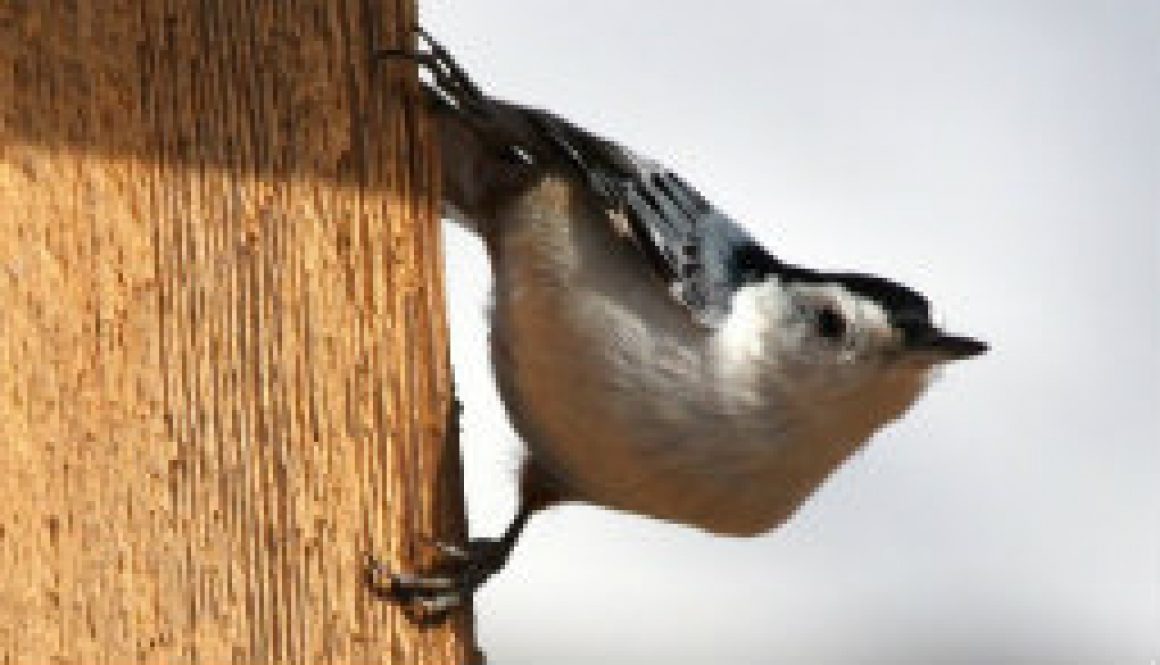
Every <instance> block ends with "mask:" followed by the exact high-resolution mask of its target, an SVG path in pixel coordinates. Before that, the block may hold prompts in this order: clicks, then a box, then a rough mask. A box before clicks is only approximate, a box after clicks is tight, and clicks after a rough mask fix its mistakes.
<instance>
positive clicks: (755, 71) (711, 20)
mask: <svg viewBox="0 0 1160 665" xmlns="http://www.w3.org/2000/svg"><path fill="white" fill-rule="evenodd" d="M420 5H421V6H422V9H423V15H424V22H425V23H426V25H427V26H428V27H429V28H430V29H431V30H433V31H434V32H435V34H437V35H438V36H439V37H441V38H442V39H443V40H444V41H445V42H446V43H447V45H448V46H449V47H450V48H451V49H452V50H453V51H454V52H455V53H456V54H457V55H458V56H459V57H460V59H461V60H462V62H463V64H465V65H466V66H467V67H468V69H469V70H470V71H471V72H472V73H473V74H474V75H475V76H476V78H477V79H478V80H479V81H480V82H481V83H482V84H484V85H485V86H486V87H488V88H489V89H491V90H493V91H494V92H495V93H496V94H498V95H500V96H503V97H507V98H510V99H513V100H519V101H521V102H524V103H529V104H533V105H538V106H542V107H545V108H549V109H551V110H554V111H556V112H558V113H561V114H563V115H565V116H566V117H569V118H571V119H573V120H575V121H577V122H579V123H580V124H582V125H584V126H587V127H589V128H590V129H593V130H596V131H598V132H601V133H603V134H605V135H607V136H609V137H611V138H614V139H616V140H619V141H621V142H623V143H625V144H627V145H629V146H632V147H634V148H636V149H638V150H640V151H642V152H645V153H648V154H651V155H653V156H654V157H657V158H659V159H661V160H662V161H664V162H666V163H667V164H669V165H670V166H672V167H674V168H675V169H676V170H678V171H679V172H681V173H682V174H684V175H685V177H686V179H687V180H689V181H690V182H692V183H693V184H694V185H695V186H697V187H698V188H699V189H701V190H702V192H704V193H705V194H706V195H707V196H708V197H709V198H711V199H713V200H714V201H715V202H716V203H717V204H718V205H719V206H721V207H722V208H724V209H725V210H726V211H727V212H728V213H730V214H732V215H733V216H734V217H736V218H737V219H738V220H740V221H742V222H743V223H744V224H745V225H746V226H748V227H749V228H750V229H752V230H753V231H754V232H755V233H756V234H757V235H758V236H759V237H760V238H762V239H763V241H765V242H766V243H767V244H768V245H769V246H770V248H771V249H772V250H773V251H774V252H775V253H777V254H779V255H780V256H781V257H782V258H784V259H787V260H790V261H794V262H800V263H803V264H807V265H811V266H814V267H824V268H843V269H855V270H862V271H870V272H875V273H879V274H883V275H886V276H890V277H892V278H895V279H898V280H900V281H903V282H904V283H907V284H910V285H912V286H914V287H917V288H918V289H920V290H921V291H923V292H925V293H926V294H927V295H928V296H930V298H931V299H932V300H933V302H934V303H935V306H936V309H937V310H938V311H940V312H941V313H942V318H943V320H944V321H945V322H946V324H947V325H948V326H949V327H950V328H951V329H953V330H956V331H960V332H963V333H967V334H972V335H976V336H979V337H981V338H984V339H987V340H989V341H990V342H991V343H992V344H993V351H992V352H991V353H990V354H989V355H988V356H986V357H984V358H982V359H980V360H976V361H971V362H967V363H962V364H961V365H958V366H955V367H952V368H951V369H950V370H949V371H947V372H946V373H945V375H944V376H943V378H942V379H941V380H940V381H939V382H938V383H937V384H936V385H935V386H934V387H933V389H932V390H930V392H929V394H928V395H927V397H926V398H925V399H924V400H923V401H922V402H921V403H920V404H919V405H918V407H917V408H915V409H914V410H913V411H912V412H911V413H910V415H909V416H908V417H907V418H905V420H904V421H903V422H901V423H899V424H897V425H895V426H893V427H891V428H889V429H888V430H886V431H884V432H882V433H881V434H879V435H878V436H877V437H876V438H875V439H874V441H873V442H872V443H871V445H870V446H869V447H868V448H867V449H866V450H865V451H864V452H863V453H862V454H861V455H860V456H858V457H857V458H856V459H854V460H853V461H852V462H851V463H849V464H847V465H846V466H845V467H844V468H843V469H842V470H841V471H840V472H839V473H838V474H837V476H836V477H834V478H833V479H832V480H831V481H829V482H828V483H827V484H826V485H824V486H823V487H822V489H821V490H820V492H819V493H818V494H817V495H816V496H815V497H814V499H813V500H811V501H810V502H809V503H808V504H807V505H806V506H805V507H804V508H803V509H802V510H801V511H800V512H799V513H798V515H797V516H796V517H795V518H794V519H793V520H792V521H791V523H790V524H789V525H788V526H786V527H784V528H782V529H781V530H779V531H776V532H774V533H771V534H769V535H766V536H764V537H761V538H757V539H741V540H734V539H723V538H717V537H713V536H709V535H706V534H704V533H701V532H698V531H695V530H692V529H689V528H684V527H678V526H673V525H668V524H664V523H660V522H656V521H650V520H646V519H643V518H638V517H633V516H627V515H619V514H615V513H612V512H608V511H604V510H599V509H595V508H588V507H568V508H562V509H557V510H554V511H552V512H550V513H547V514H544V515H541V516H540V517H538V518H537V519H535V520H534V521H533V522H532V524H531V527H530V528H529V531H528V532H527V535H526V537H525V538H524V540H523V542H522V544H521V545H520V547H519V549H518V550H517V552H516V555H515V557H514V558H513V560H512V563H511V565H510V567H509V568H508V569H507V570H506V571H504V572H503V573H502V574H501V575H500V576H499V577H497V578H496V579H494V580H493V581H492V582H491V583H489V585H488V586H487V587H486V588H485V589H484V590H483V591H482V592H481V593H480V594H479V596H478V602H477V614H478V621H479V631H480V641H481V644H482V646H483V648H484V649H485V651H486V652H487V653H488V656H489V658H490V661H489V662H490V663H492V664H493V665H524V664H527V665H532V664H539V663H553V664H554V665H572V664H577V665H578V664H581V663H612V664H618V663H646V662H648V663H666V664H672V665H683V664H686V663H688V664H702V663H703V664H709V663H730V664H733V665H737V664H748V663H753V664H756V663H786V664H791V665H824V664H831V663H833V664H838V663H841V664H843V665H851V664H852V665H862V664H869V663H882V664H887V663H888V664H891V665H904V664H911V663H913V664H915V665H919V664H923V665H939V664H943V663H962V664H963V665H968V664H970V665H975V664H991V663H996V664H1004V665H1005V664H1008V663H1027V664H1035V665H1041V664H1045V663H1075V664H1077V665H1079V664H1083V665H1088V664H1094V663H1108V664H1114V665H1120V664H1132V663H1155V662H1157V659H1158V658H1160V351H1158V346H1157V344H1158V341H1160V235H1158V234H1160V2H1157V1H1155V0H1151V1H1143V2H1129V1H1125V0H1121V1H1098V0H1090V1H1087V2H1078V1H1074V0H1053V1H1046V0H1045V1H1030V0H979V1H971V2H967V1H950V0H911V1H904V0H876V1H873V2H871V1H869V0H867V1H864V2H854V1H849V0H844V1H833V2H817V1H810V2H806V1H805V0H801V1H793V0H776V1H774V0H762V1H756V0H717V1H716V2H712V3H706V2H699V3H694V2H680V1H675V0H667V1H665V0H643V1H636V2H629V1H627V0H620V1H617V0H586V1H585V2H575V1H574V0H573V1H568V0H536V1H535V2H531V1H529V0H522V1H517V0H489V1H488V2H483V1H481V0H457V1H453V0H420ZM447 262H448V268H449V270H448V273H449V282H450V283H449V290H450V303H451V324H452V339H453V347H452V354H453V357H454V361H455V366H456V371H457V376H458V381H459V389H460V396H461V398H462V399H463V401H464V402H465V403H466V414H465V418H464V428H465V437H464V441H463V445H464V449H465V451H464V453H465V458H466V460H465V464H466V476H467V484H468V496H469V507H470V515H471V520H472V531H473V533H474V534H476V535H492V534H496V533H498V532H499V531H500V530H501V529H502V528H503V527H504V526H505V524H506V523H507V521H508V520H509V519H510V517H511V515H512V512H513V510H514V491H515V477H514V473H515V469H516V467H517V463H518V460H519V455H520V453H519V445H520V444H519V442H518V440H517V439H516V437H515V434H514V433H513V432H512V431H511V429H510V428H509V426H508V425H507V421H506V416H505V414H504V411H503V408H502V406H501V405H500V403H499V401H498V398H497V396H496V392H495V388H494V387H493V383H492V379H491V372H490V368H489V366H488V363H487V351H486V334H487V333H486V329H485V318H484V310H485V306H486V298H487V289H488V288H489V285H488V283H487V282H488V280H487V279H486V278H485V276H486V275H487V267H486V263H485V259H484V255H483V252H482V249H481V247H480V246H479V243H477V242H476V241H475V240H474V239H473V238H471V237H469V236H467V235H466V234H465V233H463V232H461V231H459V230H458V229H452V228H449V229H448V235H447Z"/></svg>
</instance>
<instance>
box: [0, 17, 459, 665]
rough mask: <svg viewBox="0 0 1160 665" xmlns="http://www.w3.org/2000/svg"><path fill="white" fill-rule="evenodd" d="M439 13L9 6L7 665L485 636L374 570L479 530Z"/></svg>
mask: <svg viewBox="0 0 1160 665" xmlns="http://www.w3.org/2000/svg"><path fill="white" fill-rule="evenodd" d="M414 21H415V9H414V7H413V5H412V2H411V1H410V0H279V1H277V2H275V1H273V0H156V1H145V0H8V1H6V2H4V3H0V150H2V153H0V367H2V368H3V371H0V566H3V568H4V570H5V571H6V572H5V574H4V575H2V576H0V660H2V661H3V662H5V663H7V662H12V663H27V662H48V661H54V662H74V663H125V662H134V661H139V662H149V663H158V662H183V663H201V662H205V663H223V662H245V663H257V662H271V663H273V662H278V663H282V662H327V663H339V662H360V663H362V662H365V663H458V662H465V661H466V660H467V659H468V654H469V653H471V651H472V648H473V647H472V640H473V636H472V634H471V619H470V617H469V616H467V615H464V616H462V617H458V618H457V619H455V620H453V621H451V622H449V623H447V624H445V625H442V626H437V627H433V628H425V629H419V628H417V627H416V626H414V625H413V624H412V623H411V622H410V621H408V620H407V619H406V618H405V617H403V616H402V615H401V614H400V612H399V611H398V610H397V608H394V607H392V606H389V605H386V604H383V603H381V602H378V601H375V600H374V599H372V598H371V597H370V596H369V595H368V594H367V593H366V591H365V589H364V587H363V584H362V582H363V580H362V577H361V567H362V557H363V555H364V554H365V553H367V552H371V551H373V552H375V553H376V554H379V555H382V556H385V557H386V559H387V561H388V562H390V563H392V564H394V565H396V566H405V567H412V566H416V565H419V564H420V563H421V562H420V561H417V560H416V559H417V558H418V557H419V555H420V554H422V551H421V549H422V548H421V547H418V546H417V544H416V543H417V542H419V541H418V540H417V536H418V537H428V538H429V537H441V538H455V537H456V536H458V535H460V534H461V533H462V530H463V527H464V525H463V514H462V500H461V497H460V494H459V492H460V489H459V488H460V483H459V469H458V451H457V450H456V449H455V447H454V444H455V441H454V437H451V439H450V443H451V445H444V440H445V439H446V438H447V437H446V436H445V434H446V433H447V430H448V429H449V417H448V415H447V414H448V413H449V410H450V409H451V392H450V384H451V381H450V370H449V367H448V355H447V331H446V323H445V320H444V303H443V300H442V298H443V286H442V282H441V280H442V276H441V261H442V258H441V255H440V253H441V248H440V236H439V226H438V216H437V207H436V206H437V196H438V193H437V192H436V191H435V188H436V186H437V178H436V176H435V173H436V165H435V164H434V161H433V160H434V155H433V152H432V146H433V142H432V141H431V140H430V131H431V128H430V127H429V126H428V125H427V123H426V121H425V119H424V118H423V117H422V115H421V114H420V113H418V111H417V108H418V106H417V100H418V89H417V86H416V81H415V75H414V70H413V68H412V67H409V66H399V65H398V64H393V65H384V64H383V63H377V64H376V63H374V62H373V61H372V60H371V58H370V51H371V49H372V47H373V46H386V45H395V46H398V45H401V44H409V43H410V39H411V38H410V36H409V34H408V30H407V26H409V25H411V24H413V23H414ZM376 42H377V43H376ZM451 429H453V427H452V428H451Z"/></svg>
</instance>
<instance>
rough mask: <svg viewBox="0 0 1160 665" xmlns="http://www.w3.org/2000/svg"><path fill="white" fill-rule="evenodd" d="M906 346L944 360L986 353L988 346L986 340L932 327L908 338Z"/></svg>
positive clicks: (961, 358)
mask: <svg viewBox="0 0 1160 665" xmlns="http://www.w3.org/2000/svg"><path fill="white" fill-rule="evenodd" d="M907 346H908V347H909V348H910V349H911V350H912V351H919V352H927V353H932V354H934V355H935V356H937V357H938V358H939V360H942V361H944V362H947V361H951V360H965V359H967V358H973V357H975V356H978V355H982V354H983V353H986V352H987V350H988V349H989V348H990V345H988V344H987V343H986V342H981V341H979V340H977V339H974V338H971V337H965V336H962V335H948V334H946V333H944V332H943V331H941V330H939V329H937V328H934V327H931V328H928V329H927V330H924V331H923V332H922V334H919V335H916V336H914V337H912V338H910V339H908V340H907Z"/></svg>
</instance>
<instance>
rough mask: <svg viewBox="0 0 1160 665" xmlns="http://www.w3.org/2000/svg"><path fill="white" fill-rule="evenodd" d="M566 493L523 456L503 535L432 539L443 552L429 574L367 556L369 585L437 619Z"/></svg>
mask: <svg viewBox="0 0 1160 665" xmlns="http://www.w3.org/2000/svg"><path fill="white" fill-rule="evenodd" d="M569 498H571V495H570V493H568V492H566V491H564V490H563V489H562V488H561V486H560V485H559V484H558V483H557V482H555V481H554V480H553V479H552V477H551V476H550V475H549V474H546V473H544V471H543V470H542V469H541V468H540V466H539V465H538V464H536V463H535V462H534V461H533V460H531V459H526V460H525V461H524V465H523V468H522V469H521V474H520V508H519V511H518V512H517V513H516V517H515V519H514V520H512V523H511V524H510V525H509V526H508V528H507V530H506V531H504V533H503V535H502V536H501V537H499V538H498V539H494V538H477V539H473V540H471V541H469V542H468V543H467V545H466V546H464V547H459V546H456V545H448V544H445V543H436V544H435V547H436V548H437V549H438V550H439V553H440V555H441V558H440V560H439V561H437V562H436V565H435V566H434V567H433V570H432V572H430V573H428V574H410V573H395V572H392V571H390V570H388V569H387V568H386V567H385V566H383V565H382V564H381V563H379V562H378V561H377V560H376V559H374V558H373V557H370V556H368V557H367V569H366V575H367V585H368V587H369V588H370V590H371V592H372V593H373V594H375V595H376V596H378V597H379V598H381V599H384V600H391V601H395V602H400V603H405V604H406V605H408V606H410V607H413V608H414V607H417V608H418V609H419V610H421V612H422V614H421V615H419V616H418V618H419V619H420V620H422V621H424V622H428V623H430V622H436V621H439V620H440V619H442V618H443V617H444V616H446V615H447V613H448V612H449V611H451V610H453V609H455V608H456V607H458V606H460V605H462V604H463V602H464V601H466V600H468V599H469V598H471V596H472V595H473V594H474V593H475V592H476V590H478V589H479V587H480V586H482V585H483V583H484V582H486V581H487V580H488V579H489V578H491V576H492V575H495V574H496V573H498V572H499V571H500V570H501V569H502V568H503V567H504V565H505V564H507V562H508V559H509V558H510V557H511V554H512V550H514V549H515V547H516V543H517V542H518V541H519V539H520V534H522V533H523V532H524V528H525V527H527V525H528V520H530V519H531V517H532V515H534V514H535V513H537V512H539V511H540V510H543V509H544V508H547V507H549V506H552V505H554V504H556V503H559V502H561V501H565V500H568V499H569Z"/></svg>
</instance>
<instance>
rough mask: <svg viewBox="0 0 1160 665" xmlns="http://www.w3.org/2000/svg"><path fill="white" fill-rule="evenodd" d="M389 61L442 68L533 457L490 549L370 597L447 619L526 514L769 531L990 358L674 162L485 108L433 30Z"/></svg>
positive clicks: (454, 185) (442, 106) (891, 290)
mask: <svg viewBox="0 0 1160 665" xmlns="http://www.w3.org/2000/svg"><path fill="white" fill-rule="evenodd" d="M416 32H417V34H418V36H419V37H420V38H421V40H422V42H423V43H424V45H425V47H424V48H423V49H422V50H411V51H404V50H397V49H384V50H381V51H379V52H378V55H379V56H380V57H383V58H407V59H411V60H415V61H417V62H418V63H419V65H420V66H422V67H423V69H425V70H426V71H427V72H428V73H429V77H428V80H426V81H425V82H424V83H423V86H424V88H423V90H424V93H423V94H424V96H425V103H426V106H427V108H428V111H429V113H430V115H431V117H432V118H433V119H434V122H435V124H436V130H437V132H436V133H437V135H438V139H437V140H438V150H439V153H440V159H441V164H442V167H441V169H442V173H441V187H442V204H443V210H444V214H445V216H447V217H450V218H451V219H453V220H454V221H456V222H458V223H460V224H462V225H463V226H465V227H466V228H468V229H470V230H471V231H473V232H474V233H475V234H477V235H478V236H479V237H480V238H482V240H483V244H484V245H485V246H486V249H487V253H488V258H489V263H490V265H491V269H492V273H493V274H492V277H493V304H492V307H491V312H490V345H491V363H492V368H493V372H494V375H495V378H496V383H497V385H498V389H499V392H500V395H501V397H502V402H503V404H504V406H505V408H506V410H507V413H508V416H509V419H510V421H511V423H512V425H513V426H514V428H515V430H516V431H517V433H518V434H519V436H520V438H521V439H522V440H523V442H524V443H525V444H526V445H525V447H526V454H525V455H524V459H523V461H522V466H521V469H520V480H519V483H520V489H519V505H518V509H517V513H516V516H515V518H514V519H513V521H512V522H511V525H510V526H509V527H508V528H507V530H506V531H505V532H504V533H503V534H502V535H501V536H500V537H498V538H493V539H484V538H480V539H474V540H470V541H469V542H468V543H466V544H465V545H463V546H454V545H448V544H440V545H439V549H440V552H441V553H442V555H443V563H442V564H441V565H440V566H438V568H439V572H431V573H427V574H422V573H414V572H399V571H390V570H386V569H385V567H384V566H382V565H381V564H379V563H378V562H377V561H375V560H373V559H372V561H371V562H370V564H369V570H370V574H371V578H372V580H373V581H374V585H375V588H376V589H377V590H378V591H379V592H380V593H382V594H383V595H385V596H389V597H391V598H394V599H399V600H403V601H406V602H410V603H416V604H418V605H419V606H420V607H422V608H423V609H424V610H425V611H427V612H428V613H429V614H430V615H433V616H438V615H441V614H443V613H446V612H448V611H450V610H451V609H453V608H455V607H457V606H459V605H461V604H462V603H463V602H464V601H465V600H466V599H468V598H470V597H471V596H472V595H473V594H474V592H475V591H476V590H477V589H478V588H479V587H480V586H481V585H482V584H483V583H484V582H485V581H486V580H488V579H489V578H491V577H492V576H493V575H494V574H495V573H496V572H498V571H499V570H500V569H502V568H503V567H504V566H505V564H506V563H507V561H508V560H509V558H510V556H511V553H512V551H513V549H514V548H515V546H516V543H517V541H518V539H519V537H520V534H521V533H522V532H523V531H524V529H525V527H526V526H527V524H528V522H529V520H530V518H531V517H532V516H533V515H535V514H536V513H538V512H540V511H542V510H545V509H548V508H550V507H551V506H554V505H557V504H560V503H565V502H582V503H588V504H594V505H597V506H602V507H606V508H610V509H613V510H618V511H622V512H626V513H631V514H635V515H640V516H644V517H649V518H654V519H659V520H666V521H669V522H673V523H676V524H681V525H685V526H689V527H693V528H698V529H701V530H704V531H707V532H710V533H713V534H718V535H723V536H756V535H759V534H764V533H767V532H769V531H771V530H773V529H776V528H777V527H778V526H779V525H781V524H783V523H785V522H786V520H788V519H789V518H790V517H791V516H792V515H793V514H794V513H795V511H796V510H797V509H798V508H799V507H800V506H801V505H802V504H803V503H804V502H806V501H807V499H808V498H809V497H810V496H811V495H812V494H814V492H815V490H817V488H818V487H819V486H820V485H821V484H822V483H823V482H824V481H825V480H826V479H827V478H828V477H830V476H831V475H832V474H833V473H834V471H835V470H836V469H838V468H839V467H840V466H841V465H842V464H843V462H845V461H846V460H847V459H849V458H850V457H851V455H853V454H854V453H855V452H856V451H858V450H859V449H860V448H862V447H863V446H864V445H865V444H866V442H867V441H868V440H869V439H870V438H871V437H872V435H874V434H875V433H876V432H877V431H879V430H880V429H881V428H883V427H884V426H886V425H887V424H889V423H891V422H893V421H896V420H897V419H898V418H899V417H901V416H902V415H903V414H904V413H905V412H906V411H907V410H908V409H910V407H911V406H913V405H914V403H915V402H916V401H917V400H918V398H919V397H920V396H921V395H922V394H923V392H924V391H925V389H926V388H927V387H928V385H929V384H930V383H931V381H932V380H933V378H934V377H935V376H937V375H938V374H939V371H938V370H939V369H940V368H942V367H943V366H944V365H946V364H947V363H950V362H952V361H957V360H962V359H966V358H971V357H975V356H978V355H980V354H982V353H984V352H985V351H987V350H988V345H987V344H986V343H985V342H982V341H980V340H978V339H975V338H972V337H967V336H962V335H955V334H950V333H948V332H945V331H944V330H942V329H941V328H940V327H939V326H938V325H936V324H935V322H934V321H932V314H931V306H930V303H929V302H928V300H927V298H926V297H924V296H923V295H922V294H921V293H919V292H918V291H916V290H914V289H912V288H909V287H907V286H904V285H902V284H899V283H897V282H895V281H892V280H890V279H886V278H883V277H879V276H875V275H870V274H862V273H858V272H827V271H822V270H813V269H809V268H806V267H802V266H798V265H794V264H791V263H788V262H785V261H783V260H781V259H779V258H777V256H775V255H774V254H773V253H772V252H770V251H769V250H768V249H766V248H765V247H764V246H763V245H762V244H761V243H759V242H758V241H757V240H755V239H754V237H753V235H751V234H750V233H749V232H748V231H746V230H745V229H744V228H743V227H742V226H741V225H740V224H738V223H737V222H735V221H734V220H733V219H732V218H730V217H729V216H727V215H726V214H725V213H723V212H721V211H720V210H719V209H718V208H717V207H716V206H714V205H713V204H712V203H710V202H709V201H708V200H706V199H705V198H704V197H703V196H702V195H701V194H700V193H699V192H698V191H697V190H696V189H694V188H693V187H692V186H691V185H690V184H688V183H687V182H685V180H684V179H683V178H682V177H681V176H680V175H678V174H677V173H675V172H674V171H672V170H671V169H669V168H666V167H665V166H664V165H662V164H660V163H658V162H657V161H654V160H652V159H650V158H648V157H646V156H643V155H641V154H639V153H637V152H635V151H633V150H630V149H629V148H626V147H624V146H622V145H620V144H619V143H617V142H614V141H612V140H609V139H606V138H604V137H601V136H597V135H596V134H594V133H591V132H589V131H587V130H585V129H583V128H581V127H579V126H577V125H575V124H573V123H571V122H569V121H568V120H565V119H564V118H562V117H560V116H558V115H556V114H554V113H550V112H547V111H543V110H539V109H536V108H531V107H526V106H522V105H519V104H515V103H511V102H508V101H504V100H501V99H498V98H495V97H492V96H490V95H488V94H486V93H485V92H484V91H483V90H482V89H481V88H480V87H479V86H478V85H477V84H476V83H475V81H474V80H473V79H472V78H471V77H470V76H469V75H468V74H467V72H466V71H465V70H464V69H463V68H462V66H460V65H459V63H457V62H456V60H455V59H454V58H453V57H452V55H451V54H450V53H449V51H448V50H447V49H446V48H445V47H444V46H443V45H441V44H440V43H439V42H438V41H436V40H435V39H434V38H433V37H432V36H431V35H430V34H429V33H428V32H427V31H425V30H423V29H422V28H417V29H416Z"/></svg>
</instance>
